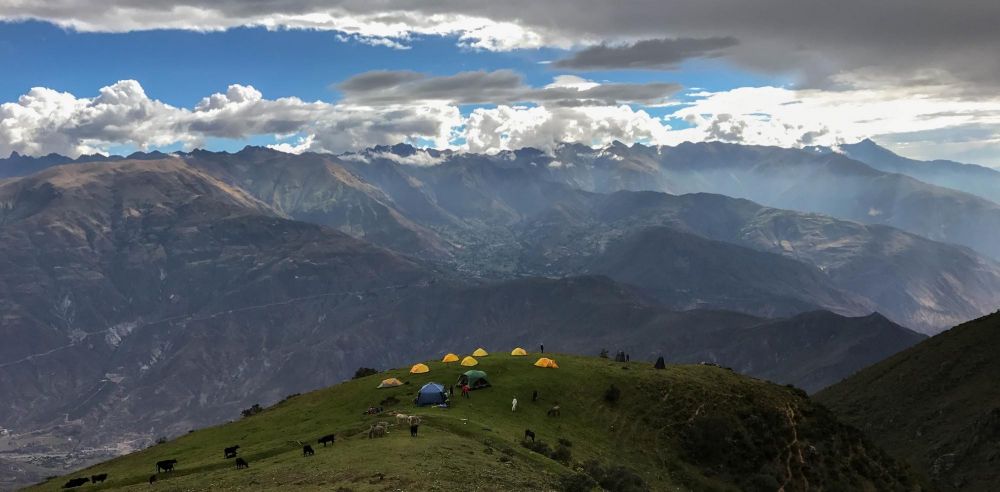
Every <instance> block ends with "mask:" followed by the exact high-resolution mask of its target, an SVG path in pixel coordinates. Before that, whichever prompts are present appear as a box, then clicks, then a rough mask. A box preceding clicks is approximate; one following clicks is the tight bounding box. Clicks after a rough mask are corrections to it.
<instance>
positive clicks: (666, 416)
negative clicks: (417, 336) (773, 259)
mask: <svg viewBox="0 0 1000 492" xmlns="http://www.w3.org/2000/svg"><path fill="white" fill-rule="evenodd" d="M547 355H548V354H547ZM537 357H538V356H537V354H530V355H529V356H527V357H512V356H509V355H505V354H504V355H501V354H493V355H490V356H488V357H482V358H480V359H479V360H480V364H479V366H477V367H476V369H481V370H484V371H486V372H487V373H488V374H489V379H490V381H491V382H492V384H493V387H492V388H488V389H483V390H478V391H474V392H473V393H472V398H471V399H468V400H467V399H463V398H461V397H460V396H459V395H458V393H457V392H456V396H455V398H453V400H452V401H453V406H452V408H449V409H440V408H432V407H428V408H416V407H415V406H414V405H413V403H412V400H413V398H414V396H415V393H416V391H417V390H418V389H419V388H420V387H421V386H422V385H423V384H425V383H427V382H429V381H435V382H439V383H442V384H445V385H450V384H451V383H453V382H455V380H456V379H457V378H458V375H459V374H461V373H462V372H464V371H465V370H467V369H468V368H464V367H461V366H459V365H458V364H457V363H452V364H442V363H440V362H430V363H428V365H429V366H430V368H431V371H430V372H429V373H427V374H420V375H411V374H409V373H408V368H404V369H395V370H389V371H385V372H383V373H380V374H377V375H374V376H369V377H365V378H361V379H356V380H352V381H348V382H345V383H343V384H339V385H337V386H333V387H330V388H327V389H323V390H319V391H315V392H312V393H308V394H303V395H299V396H295V397H293V398H290V399H288V400H286V401H284V402H282V403H280V404H278V405H275V406H274V407H271V408H268V409H266V410H265V411H263V412H261V413H259V414H257V415H254V416H251V417H247V418H243V419H240V420H237V421H234V422H231V423H228V424H224V425H220V426H217V427H212V428H207V429H201V430H197V431H194V432H191V433H189V434H187V435H184V436H181V437H178V438H176V439H173V440H171V441H168V442H166V443H163V444H159V445H156V446H153V447H151V448H149V449H146V450H143V451H140V452H137V453H133V454H130V455H127V456H123V457H120V458H117V459H114V460H111V461H108V462H106V463H102V464H99V465H96V466H94V467H92V468H89V469H86V470H82V471H79V472H77V473H73V474H71V475H67V476H65V477H59V478H54V479H52V480H50V481H48V482H46V483H44V484H40V485H38V486H36V487H35V488H33V489H32V490H58V489H59V488H60V487H61V486H62V485H63V484H64V483H65V482H66V480H67V479H68V478H70V477H77V476H90V475H91V474H96V473H108V474H109V478H108V481H107V482H106V483H104V484H102V485H92V484H88V485H85V486H83V487H81V489H86V490H93V489H126V490H127V489H134V490H151V488H150V485H149V484H148V483H147V479H148V478H149V476H150V475H151V474H153V471H154V463H155V462H156V461H158V460H163V459H168V458H176V459H178V460H179V463H178V464H177V469H176V470H175V471H174V472H172V473H160V474H158V475H157V477H158V481H157V483H156V484H155V486H154V487H155V490H164V491H165V490H209V489H211V490H234V489H241V488H245V489H253V490H264V489H283V488H287V487H293V486H294V487H296V488H299V489H306V490H310V489H311V490H343V491H347V490H352V491H367V490H379V491H382V490H386V491H389V490H431V491H432V490H442V491H444V490H589V488H588V486H595V482H594V481H592V480H594V479H597V480H601V482H602V483H601V486H603V487H604V488H606V489H609V490H772V491H773V490H776V489H777V488H778V487H780V486H782V485H784V486H785V487H784V488H785V490H786V491H789V492H790V491H794V490H804V489H806V488H813V489H814V488H816V486H822V488H823V489H824V490H831V491H835V490H845V491H846V490H919V489H920V483H919V480H917V479H915V478H914V477H913V476H912V475H911V473H910V472H909V470H908V469H906V468H905V467H904V466H902V465H900V464H898V463H897V462H895V461H893V460H892V459H891V458H889V457H887V456H886V455H885V454H884V453H882V452H881V451H880V450H878V449H877V448H875V447H874V446H872V445H871V444H869V443H868V442H867V441H866V440H865V439H864V438H863V437H862V436H861V434H860V433H859V432H858V431H856V430H854V429H853V428H850V427H847V426H844V425H841V424H840V423H838V422H837V421H836V420H835V419H834V418H833V417H832V416H831V415H830V414H829V413H828V412H827V411H826V410H825V409H823V408H822V407H820V406H818V405H815V404H813V403H812V402H811V401H810V400H809V399H808V398H807V397H806V396H805V394H804V393H802V392H801V391H799V390H796V389H793V388H787V387H783V386H778V385H774V384H771V383H768V382H764V381H759V380H755V379H751V378H747V377H743V376H739V375H737V374H734V373H732V372H731V371H728V370H726V369H722V368H718V367H712V366H673V365H668V366H667V368H666V369H665V370H656V369H654V368H653V367H652V366H651V365H650V364H648V363H636V362H633V363H632V364H631V366H630V367H629V368H627V369H626V368H624V364H621V363H615V362H613V361H611V360H608V359H601V358H591V357H579V356H569V355H563V354H555V355H551V357H553V358H555V359H556V360H557V361H558V363H559V366H560V368H559V369H543V368H538V367H534V366H533V365H532V364H533V362H534V361H535V360H536V359H537ZM387 377H398V378H400V379H402V380H403V381H404V382H407V383H408V384H406V385H404V386H401V387H397V388H392V389H376V386H377V385H378V383H379V381H380V380H381V379H383V378H387ZM233 384H239V383H238V382H234V383H233ZM612 385H614V386H615V387H616V388H618V389H619V390H620V397H619V398H618V399H617V401H609V400H613V398H608V397H606V393H608V389H609V388H610V387H611V386H612ZM533 390H538V392H539V396H540V401H538V402H536V403H532V401H531V394H532V391H533ZM514 396H517V398H518V400H519V408H518V410H517V412H511V399H512V398H513V397H514ZM392 398H395V399H398V400H399V401H400V403H398V404H395V405H384V406H385V407H386V410H387V411H389V410H398V411H400V412H403V413H406V414H417V415H420V416H421V417H423V425H421V426H420V431H419V437H417V438H411V437H410V435H409V431H408V429H407V428H406V427H405V426H393V427H391V428H390V432H389V434H388V435H387V437H385V438H381V439H368V437H367V429H368V427H369V424H371V423H373V422H377V421H380V420H384V421H389V422H391V423H395V420H394V419H393V418H391V416H389V415H383V416H365V415H363V412H364V410H365V409H366V408H367V407H369V406H371V405H379V404H380V402H383V401H385V400H387V399H392ZM556 401H558V402H559V403H560V406H561V409H562V415H561V417H548V416H547V415H546V411H547V410H548V409H549V408H550V407H551V406H552V405H553V404H554V403H555V402H556ZM169 404H170V402H163V405H169ZM525 429H531V430H533V431H534V432H535V433H536V434H537V438H538V440H539V441H543V442H545V443H546V445H547V446H548V448H549V449H548V450H546V449H542V447H541V446H539V448H538V451H542V453H540V452H537V451H536V450H531V449H528V448H526V447H525V446H523V445H522V437H523V434H524V431H525ZM333 432H335V433H336V434H337V442H336V444H333V445H331V446H328V447H326V448H324V447H323V446H322V445H318V444H317V443H316V439H317V438H319V437H320V436H323V435H325V434H329V433H333ZM294 441H302V442H308V443H310V444H311V445H312V446H313V448H314V449H315V450H316V455H315V456H312V457H303V456H302V453H301V448H300V446H298V445H297V444H296V443H295V442H294ZM236 444H238V445H239V446H240V447H241V449H240V456H241V457H243V458H244V459H246V460H247V461H249V463H250V468H249V469H247V470H236V469H235V466H234V463H233V460H232V459H228V460H226V459H223V448H224V447H227V446H231V445H236Z"/></svg>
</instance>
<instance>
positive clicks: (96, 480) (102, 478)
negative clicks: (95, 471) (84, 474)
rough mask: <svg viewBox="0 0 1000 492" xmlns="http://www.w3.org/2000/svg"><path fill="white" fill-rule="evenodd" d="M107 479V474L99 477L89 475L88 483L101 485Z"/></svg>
mask: <svg viewBox="0 0 1000 492" xmlns="http://www.w3.org/2000/svg"><path fill="white" fill-rule="evenodd" d="M107 479H108V474H107V473H101V474H99V475H91V476H90V481H91V482H93V483H101V482H104V481H105V480H107Z"/></svg>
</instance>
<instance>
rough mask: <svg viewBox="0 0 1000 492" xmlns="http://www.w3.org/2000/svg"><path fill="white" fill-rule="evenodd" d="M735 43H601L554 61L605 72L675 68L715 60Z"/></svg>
mask: <svg viewBox="0 0 1000 492" xmlns="http://www.w3.org/2000/svg"><path fill="white" fill-rule="evenodd" d="M738 43H739V42H738V41H737V40H736V38H733V37H715V38H674V39H670V38H664V39H647V40H644V41H639V42H636V43H631V44H619V45H612V44H607V43H601V44H599V45H597V46H591V47H589V48H585V49H582V50H580V51H577V52H576V53H574V54H573V56H571V57H569V58H565V59H563V60H559V61H557V62H556V63H555V64H554V65H555V66H556V67H559V68H572V69H578V70H609V69H618V68H634V69H644V68H660V69H664V68H665V69H670V68H675V67H676V66H677V64H678V63H680V62H682V61H684V60H687V59H689V58H705V57H715V56H719V55H720V54H722V52H723V50H724V49H725V48H729V47H732V46H736V45H737V44H738Z"/></svg>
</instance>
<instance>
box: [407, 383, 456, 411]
mask: <svg viewBox="0 0 1000 492" xmlns="http://www.w3.org/2000/svg"><path fill="white" fill-rule="evenodd" d="M447 401H448V394H447V393H445V390H444V386H442V385H440V384H438V383H427V384H425V385H424V386H423V387H422V388H420V391H418V392H417V399H416V401H414V403H416V404H417V405H419V406H421V407H424V406H427V405H440V404H442V403H446V402H447Z"/></svg>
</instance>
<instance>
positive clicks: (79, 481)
mask: <svg viewBox="0 0 1000 492" xmlns="http://www.w3.org/2000/svg"><path fill="white" fill-rule="evenodd" d="M89 481H90V479H89V478H87V477H78V478H71V479H69V481H68V482H66V485H63V486H62V488H64V489H72V488H76V487H79V486H81V485H83V484H85V483H87V482H89Z"/></svg>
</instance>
